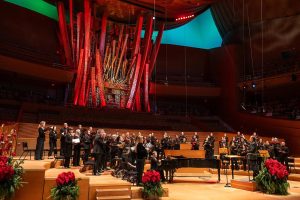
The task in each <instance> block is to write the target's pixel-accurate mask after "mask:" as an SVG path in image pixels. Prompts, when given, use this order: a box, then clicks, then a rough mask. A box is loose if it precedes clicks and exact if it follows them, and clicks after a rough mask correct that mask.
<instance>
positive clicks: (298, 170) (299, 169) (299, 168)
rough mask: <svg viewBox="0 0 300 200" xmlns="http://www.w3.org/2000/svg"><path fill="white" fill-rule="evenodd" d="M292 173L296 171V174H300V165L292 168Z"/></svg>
mask: <svg viewBox="0 0 300 200" xmlns="http://www.w3.org/2000/svg"><path fill="white" fill-rule="evenodd" d="M291 173H294V174H300V167H295V168H294V167H292V169H291Z"/></svg>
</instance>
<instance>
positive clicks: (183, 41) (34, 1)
mask: <svg viewBox="0 0 300 200" xmlns="http://www.w3.org/2000/svg"><path fill="white" fill-rule="evenodd" d="M5 1H6V2H10V3H13V4H16V5H18V6H22V7H24V8H27V9H29V10H32V11H34V12H37V13H40V14H42V15H45V16H47V17H49V18H51V19H54V20H57V18H58V15H57V9H56V7H55V6H54V5H52V4H49V3H47V2H45V1H43V0H5ZM67 18H68V17H67ZM143 35H144V32H142V36H143ZM156 35H157V32H155V33H154V34H153V39H155V37H156ZM162 44H173V45H179V46H188V47H194V48H201V49H212V48H216V47H220V46H221V44H222V38H221V36H220V34H219V32H218V29H217V27H216V24H215V22H214V19H213V17H212V15H211V11H210V9H208V10H206V11H205V12H203V13H202V14H200V15H198V16H197V17H196V18H195V19H193V20H192V21H190V22H189V23H187V24H185V25H183V26H180V27H178V28H174V29H170V30H166V31H164V33H163V38H162Z"/></svg>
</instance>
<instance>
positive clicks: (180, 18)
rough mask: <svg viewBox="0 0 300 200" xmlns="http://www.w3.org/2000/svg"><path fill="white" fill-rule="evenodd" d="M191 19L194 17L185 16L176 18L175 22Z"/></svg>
mask: <svg viewBox="0 0 300 200" xmlns="http://www.w3.org/2000/svg"><path fill="white" fill-rule="evenodd" d="M192 17H194V15H187V16H183V17H177V18H176V19H175V21H180V20H185V19H190V18H192Z"/></svg>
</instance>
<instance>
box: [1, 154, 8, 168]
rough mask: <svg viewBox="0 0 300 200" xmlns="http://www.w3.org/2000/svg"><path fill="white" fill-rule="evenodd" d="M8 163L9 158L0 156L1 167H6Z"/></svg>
mask: <svg viewBox="0 0 300 200" xmlns="http://www.w3.org/2000/svg"><path fill="white" fill-rule="evenodd" d="M7 162H8V157H6V156H0V166H3V165H6V164H7Z"/></svg>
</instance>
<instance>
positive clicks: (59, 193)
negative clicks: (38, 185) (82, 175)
mask: <svg viewBox="0 0 300 200" xmlns="http://www.w3.org/2000/svg"><path fill="white" fill-rule="evenodd" d="M78 196H79V186H78V185H77V180H76V179H75V174H74V173H73V172H62V173H60V174H59V175H58V176H57V178H56V187H54V188H52V189H51V197H52V199H53V200H65V199H67V200H76V199H77V198H78Z"/></svg>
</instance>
